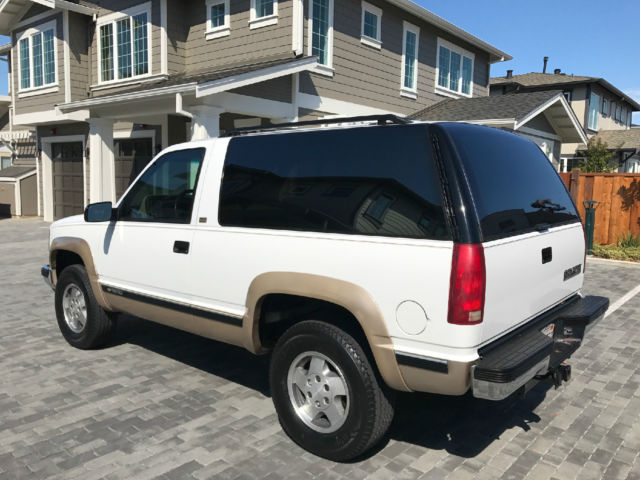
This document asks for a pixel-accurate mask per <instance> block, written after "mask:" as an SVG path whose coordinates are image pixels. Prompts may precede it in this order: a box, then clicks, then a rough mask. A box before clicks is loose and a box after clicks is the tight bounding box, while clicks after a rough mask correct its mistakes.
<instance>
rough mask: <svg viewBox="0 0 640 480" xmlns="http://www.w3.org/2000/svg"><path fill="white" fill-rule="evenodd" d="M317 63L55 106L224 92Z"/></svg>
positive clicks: (310, 59) (311, 60) (306, 60)
mask: <svg viewBox="0 0 640 480" xmlns="http://www.w3.org/2000/svg"><path fill="white" fill-rule="evenodd" d="M317 65H318V60H317V59H316V57H307V58H301V59H298V60H293V61H291V62H288V63H285V64H282V65H276V66H272V67H266V68H261V69H258V70H254V71H252V72H247V73H242V74H239V75H232V76H229V77H224V78H220V79H217V80H212V81H208V82H203V83H197V82H188V83H183V84H179V85H170V86H164V87H157V88H150V89H148V90H141V91H135V92H130V93H121V94H116V95H108V96H104V97H97V98H89V99H86V100H78V101H76V102H70V103H63V104H61V105H58V106H57V108H58V109H59V110H60V112H62V113H68V112H73V111H77V110H83V109H90V108H95V107H103V106H112V105H117V104H121V103H129V102H135V101H146V100H149V99H152V98H153V99H159V98H161V97H173V96H175V95H176V94H194V95H195V96H196V98H202V97H207V96H210V95H214V94H216V93H222V92H227V91H229V90H233V89H235V88H239V87H244V86H247V85H252V84H254V83H261V82H265V81H267V80H272V79H274V78H279V77H284V76H287V75H291V74H294V73H299V72H302V71H308V70H313V69H314V68H315V67H317Z"/></svg>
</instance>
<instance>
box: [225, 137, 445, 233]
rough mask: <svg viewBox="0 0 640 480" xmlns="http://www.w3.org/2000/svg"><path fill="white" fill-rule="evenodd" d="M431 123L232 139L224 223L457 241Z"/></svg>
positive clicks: (228, 159)
mask: <svg viewBox="0 0 640 480" xmlns="http://www.w3.org/2000/svg"><path fill="white" fill-rule="evenodd" d="M431 152H432V149H431V144H430V140H429V136H428V135H427V129H426V127H425V126H424V125H415V126H414V125H410V126H389V127H383V128H376V127H364V128H350V129H341V130H324V131H307V132H297V133H293V134H286V133H285V134H279V135H256V136H253V137H239V138H234V139H232V140H231V141H230V143H229V147H228V149H227V156H226V159H225V164H224V171H223V180H222V185H221V190H220V209H219V222H220V225H222V226H234V227H245V228H266V229H279V230H296V231H307V232H321V233H340V234H352V235H376V236H385V237H406V238H422V239H434V240H448V239H451V234H450V232H449V229H448V227H447V224H446V220H445V214H444V210H443V206H442V196H441V193H440V186H439V180H438V172H437V169H436V166H435V163H434V160H433V157H432V153H431Z"/></svg>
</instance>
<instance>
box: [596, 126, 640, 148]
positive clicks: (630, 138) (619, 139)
mask: <svg viewBox="0 0 640 480" xmlns="http://www.w3.org/2000/svg"><path fill="white" fill-rule="evenodd" d="M596 138H599V139H601V140H602V141H603V142H606V144H607V146H608V147H609V148H611V149H613V148H616V149H617V148H622V149H632V148H635V149H637V150H640V128H631V129H629V130H602V131H600V132H598V135H596Z"/></svg>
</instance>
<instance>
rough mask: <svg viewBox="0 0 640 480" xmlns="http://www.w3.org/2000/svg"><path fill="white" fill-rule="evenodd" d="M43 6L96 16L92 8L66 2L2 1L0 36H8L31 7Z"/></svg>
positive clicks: (46, 0) (55, 0)
mask: <svg viewBox="0 0 640 480" xmlns="http://www.w3.org/2000/svg"><path fill="white" fill-rule="evenodd" d="M36 4H37V5H43V6H45V7H49V8H51V9H53V10H68V11H70V12H76V13H81V14H83V15H90V16H93V15H96V14H97V13H98V11H97V10H96V9H94V8H90V7H86V6H84V5H79V4H77V3H72V2H69V1H67V0H3V1H2V2H1V3H0V35H8V34H9V33H10V32H11V30H12V29H13V25H14V24H16V23H17V22H19V21H20V20H21V19H22V17H23V16H24V14H25V13H27V11H28V10H29V9H30V8H31V7H32V6H33V5H36Z"/></svg>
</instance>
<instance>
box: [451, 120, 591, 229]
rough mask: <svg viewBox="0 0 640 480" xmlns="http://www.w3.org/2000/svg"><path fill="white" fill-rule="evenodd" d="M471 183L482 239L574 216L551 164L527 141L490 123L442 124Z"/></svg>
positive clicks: (559, 222)
mask: <svg viewBox="0 0 640 480" xmlns="http://www.w3.org/2000/svg"><path fill="white" fill-rule="evenodd" d="M447 131H448V132H449V134H450V135H451V138H452V139H453V141H454V143H455V145H456V148H457V149H458V151H459V153H460V156H461V157H462V162H463V166H464V170H465V173H466V175H467V178H468V181H469V183H470V186H471V190H472V195H473V201H474V203H475V207H476V211H477V214H478V218H479V220H480V230H481V232H482V238H483V241H490V240H495V239H498V238H504V237H509V236H513V235H519V234H521V233H527V232H531V231H535V230H545V229H547V228H550V227H553V226H558V225H564V224H568V223H574V222H579V221H580V218H579V217H578V214H577V212H576V209H575V206H574V205H573V202H572V201H571V197H570V196H569V193H568V192H567V189H566V188H565V186H564V184H563V183H562V180H561V179H560V177H559V176H558V174H557V173H556V172H555V170H554V168H553V165H552V164H551V162H550V161H549V160H548V159H547V157H546V156H545V155H544V154H543V153H542V151H541V150H540V148H539V147H538V146H537V145H536V144H534V143H533V142H531V141H529V140H526V139H524V138H522V137H519V136H517V135H514V134H511V133H508V132H504V131H502V130H498V129H495V128H488V127H479V126H475V125H466V124H448V125H447Z"/></svg>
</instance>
